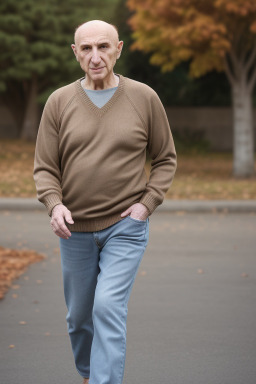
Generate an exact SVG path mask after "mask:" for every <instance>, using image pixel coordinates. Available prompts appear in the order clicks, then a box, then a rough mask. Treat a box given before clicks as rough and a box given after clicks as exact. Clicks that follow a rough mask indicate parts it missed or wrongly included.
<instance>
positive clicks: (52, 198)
mask: <svg viewBox="0 0 256 384" xmlns="http://www.w3.org/2000/svg"><path fill="white" fill-rule="evenodd" d="M42 202H43V203H44V205H45V206H46V208H47V212H48V215H49V216H51V214H52V210H53V208H54V207H55V205H58V204H62V201H61V199H60V196H59V195H57V194H56V193H51V194H49V195H46V196H45V197H44V198H43V199H42Z"/></svg>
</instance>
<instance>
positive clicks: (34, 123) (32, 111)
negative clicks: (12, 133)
mask: <svg viewBox="0 0 256 384" xmlns="http://www.w3.org/2000/svg"><path fill="white" fill-rule="evenodd" d="M38 122H39V111H38V103H37V78H36V77H35V76H34V77H33V78H32V79H31V84H30V87H29V92H28V97H27V103H26V110H25V115H24V121H23V125H22V130H21V136H20V137H21V138H22V139H24V140H30V141H34V140H35V139H36V136H37V131H38Z"/></svg>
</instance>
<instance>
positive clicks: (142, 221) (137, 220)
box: [127, 216, 147, 224]
mask: <svg viewBox="0 0 256 384" xmlns="http://www.w3.org/2000/svg"><path fill="white" fill-rule="evenodd" d="M127 217H128V219H130V220H132V221H134V222H135V223H139V224H143V223H144V224H145V223H146V222H147V219H146V220H139V219H134V217H131V216H127Z"/></svg>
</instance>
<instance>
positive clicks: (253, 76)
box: [248, 67, 256, 92]
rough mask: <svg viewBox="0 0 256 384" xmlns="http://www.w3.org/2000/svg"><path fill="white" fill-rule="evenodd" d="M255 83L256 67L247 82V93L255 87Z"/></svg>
mask: <svg viewBox="0 0 256 384" xmlns="http://www.w3.org/2000/svg"><path fill="white" fill-rule="evenodd" d="M255 83H256V67H255V68H254V71H253V73H252V75H251V78H250V80H249V85H248V88H249V91H250V92H252V91H253V89H254V86H255Z"/></svg>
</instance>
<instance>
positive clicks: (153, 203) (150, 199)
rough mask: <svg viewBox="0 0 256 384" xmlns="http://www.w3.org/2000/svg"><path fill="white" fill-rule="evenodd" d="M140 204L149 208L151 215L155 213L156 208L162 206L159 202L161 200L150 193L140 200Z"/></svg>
mask: <svg viewBox="0 0 256 384" xmlns="http://www.w3.org/2000/svg"><path fill="white" fill-rule="evenodd" d="M140 203H141V204H144V205H145V206H146V207H147V208H148V210H149V212H150V215H151V214H152V213H153V212H154V210H155V209H156V207H158V205H160V204H161V202H159V199H157V198H156V197H154V196H152V195H151V194H149V193H147V194H146V195H144V196H142V198H141V199H140Z"/></svg>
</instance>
